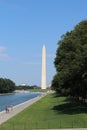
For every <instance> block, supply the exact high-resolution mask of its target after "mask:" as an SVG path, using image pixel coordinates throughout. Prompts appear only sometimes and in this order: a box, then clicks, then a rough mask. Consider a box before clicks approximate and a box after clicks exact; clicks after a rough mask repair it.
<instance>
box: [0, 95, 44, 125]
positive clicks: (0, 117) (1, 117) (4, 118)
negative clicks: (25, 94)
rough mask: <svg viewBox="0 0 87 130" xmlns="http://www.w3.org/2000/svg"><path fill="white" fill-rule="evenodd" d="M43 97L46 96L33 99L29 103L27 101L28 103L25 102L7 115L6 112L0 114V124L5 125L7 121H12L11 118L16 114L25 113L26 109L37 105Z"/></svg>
mask: <svg viewBox="0 0 87 130" xmlns="http://www.w3.org/2000/svg"><path fill="white" fill-rule="evenodd" d="M43 96H44V95H41V96H38V97H36V98H33V99H31V100H29V101H26V102H24V103H22V104H19V105H17V106H14V107H13V110H12V111H10V112H9V113H6V112H5V111H2V112H0V124H2V123H4V122H5V121H7V120H8V119H10V118H11V117H13V116H15V115H16V114H18V113H19V112H21V111H23V110H24V109H25V108H27V107H28V106H30V105H31V104H33V103H35V102H36V101H38V100H39V99H41V98H42V97H43Z"/></svg>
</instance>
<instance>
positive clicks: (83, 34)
mask: <svg viewBox="0 0 87 130" xmlns="http://www.w3.org/2000/svg"><path fill="white" fill-rule="evenodd" d="M54 64H55V68H56V75H55V76H54V78H53V81H52V89H53V90H55V91H56V92H57V93H61V94H63V95H65V96H72V97H75V98H78V99H79V98H82V100H84V101H85V99H86V98H87V20H84V21H81V22H80V23H79V24H77V25H76V26H75V28H74V29H73V30H72V31H70V32H67V33H66V34H65V35H63V36H62V37H61V40H60V41H59V42H58V48H57V51H56V58H55V61H54Z"/></svg>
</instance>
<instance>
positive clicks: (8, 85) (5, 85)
mask: <svg viewBox="0 0 87 130" xmlns="http://www.w3.org/2000/svg"><path fill="white" fill-rule="evenodd" d="M15 88H16V86H15V83H14V82H13V81H12V80H10V79H6V78H0V93H11V92H13V91H14V90H15Z"/></svg>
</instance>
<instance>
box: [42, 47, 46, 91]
mask: <svg viewBox="0 0 87 130" xmlns="http://www.w3.org/2000/svg"><path fill="white" fill-rule="evenodd" d="M41 89H46V48H45V45H43V48H42V79H41Z"/></svg>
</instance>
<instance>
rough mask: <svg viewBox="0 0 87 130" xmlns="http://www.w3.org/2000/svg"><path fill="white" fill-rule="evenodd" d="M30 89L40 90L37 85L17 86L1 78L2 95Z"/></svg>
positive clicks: (0, 89)
mask: <svg viewBox="0 0 87 130" xmlns="http://www.w3.org/2000/svg"><path fill="white" fill-rule="evenodd" d="M29 89H40V87H38V86H37V85H32V86H29V85H25V86H22V85H19V86H16V85H15V83H14V82H13V81H12V80H10V79H7V78H0V93H12V92H14V91H15V90H29Z"/></svg>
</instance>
